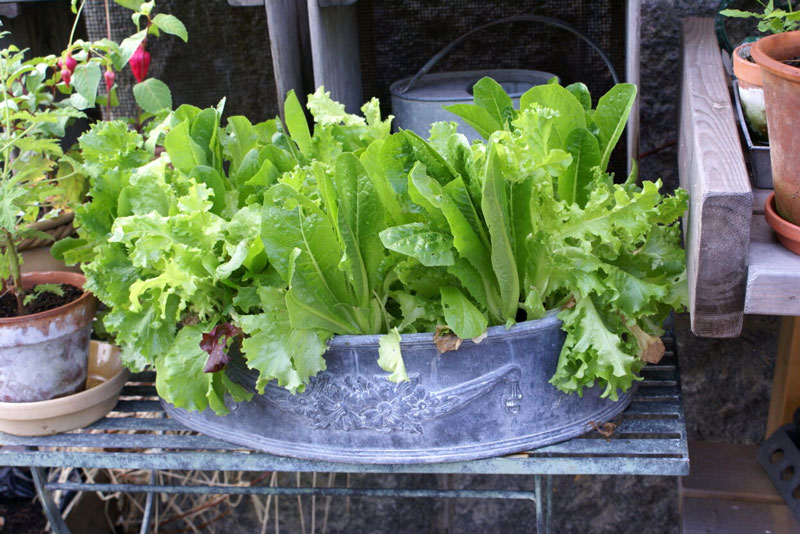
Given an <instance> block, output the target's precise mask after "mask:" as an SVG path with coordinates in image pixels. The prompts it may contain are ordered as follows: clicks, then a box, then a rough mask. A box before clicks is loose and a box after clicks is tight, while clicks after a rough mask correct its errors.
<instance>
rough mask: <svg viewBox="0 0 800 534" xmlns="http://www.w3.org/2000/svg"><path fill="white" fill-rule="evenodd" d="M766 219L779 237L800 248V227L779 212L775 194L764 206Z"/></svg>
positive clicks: (769, 197) (770, 196) (771, 194)
mask: <svg viewBox="0 0 800 534" xmlns="http://www.w3.org/2000/svg"><path fill="white" fill-rule="evenodd" d="M764 218H765V219H766V220H767V224H769V226H770V227H771V228H772V229H773V230H775V232H776V233H777V234H778V237H781V238H783V239H789V240H791V241H793V242H796V243H797V244H798V247H800V226H798V225H796V224H794V223H792V222H790V221H787V220H786V219H784V218H783V217H781V215H780V214H779V213H778V210H777V205H776V202H775V193H774V192H773V193H770V195H769V196H768V197H767V201H766V203H765V204H764Z"/></svg>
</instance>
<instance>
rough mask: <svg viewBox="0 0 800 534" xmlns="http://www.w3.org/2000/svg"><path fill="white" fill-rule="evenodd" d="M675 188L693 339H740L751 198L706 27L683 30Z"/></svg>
mask: <svg viewBox="0 0 800 534" xmlns="http://www.w3.org/2000/svg"><path fill="white" fill-rule="evenodd" d="M682 37H683V58H682V79H681V110H680V139H679V154H678V164H679V172H680V179H681V186H682V187H684V188H685V189H686V190H687V191H689V195H690V206H689V210H688V213H687V214H686V216H685V217H684V233H685V245H686V255H687V269H688V279H689V306H690V312H691V326H692V331H693V332H694V333H695V334H697V335H699V336H706V337H735V336H737V335H739V334H740V333H741V329H742V319H743V314H744V299H745V290H746V286H747V262H748V248H749V243H750V220H751V217H752V209H753V193H752V191H751V187H750V180H749V176H748V174H747V169H746V167H745V163H744V156H743V154H742V148H741V144H740V141H739V136H738V132H737V130H736V123H735V121H734V116H733V109H732V105H731V99H730V96H729V93H728V80H727V78H726V75H725V72H724V70H723V67H722V61H721V59H720V55H719V47H718V46H717V44H716V36H715V34H714V24H713V20H712V19H710V18H689V19H685V20H684V22H683V34H682Z"/></svg>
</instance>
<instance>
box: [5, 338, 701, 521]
mask: <svg viewBox="0 0 800 534" xmlns="http://www.w3.org/2000/svg"><path fill="white" fill-rule="evenodd" d="M664 341H665V344H666V346H667V353H666V355H665V356H664V359H663V360H662V361H661V363H659V364H658V365H648V366H647V367H646V368H645V369H644V371H643V372H642V375H643V378H644V379H643V380H642V381H641V382H639V387H638V391H637V393H636V395H635V396H634V399H633V402H632V403H631V406H630V407H629V408H628V409H627V410H625V411H624V412H623V413H622V414H621V415H620V416H619V417H617V419H615V424H617V427H616V429H615V430H614V432H613V434H612V435H610V436H606V435H604V434H605V433H603V434H601V433H600V432H598V431H597V430H596V429H592V428H587V430H588V432H587V434H585V435H583V436H581V437H579V438H576V439H572V440H569V441H565V442H562V443H558V444H555V445H550V446H547V447H542V448H540V449H536V450H532V451H527V452H524V453H520V454H514V455H511V456H505V457H499V458H489V459H485V460H475V461H470V462H457V463H440V464H416V465H359V464H343V463H331V462H313V461H306V460H297V459H294V458H288V457H280V456H274V455H270V454H266V453H263V452H258V451H254V450H247V449H243V448H241V447H239V446H237V445H232V444H230V443H227V442H225V441H221V440H218V439H214V438H210V437H206V436H203V435H200V434H197V433H194V432H187V429H186V428H184V427H183V426H181V425H180V424H179V423H177V422H176V421H174V420H172V419H170V418H168V417H167V416H166V414H164V412H163V410H162V408H161V405H160V403H159V402H158V400H157V396H156V392H155V388H154V387H153V385H152V382H153V379H154V375H153V374H152V373H140V374H138V375H135V376H133V377H132V378H131V380H130V381H129V383H128V384H127V385H126V386H125V388H124V389H123V390H122V395H121V397H120V401H119V403H118V404H117V406H116V408H115V409H114V411H112V412H111V413H109V414H108V415H107V416H106V417H105V418H104V419H102V420H100V421H98V422H96V423H95V424H93V425H91V426H89V427H87V428H85V429H81V430H77V431H74V432H70V433H65V434H57V435H54V436H47V437H18V436H11V435H8V434H2V433H0V446H14V447H13V448H11V449H8V448H6V449H3V448H0V465H7V466H29V467H30V468H31V470H32V472H33V478H34V482H35V484H36V489H37V491H38V494H39V497H40V499H41V501H42V505H43V507H44V512H45V515H46V516H47V518H48V520H49V521H50V524H51V525H52V527H53V530H54V532H56V533H57V534H66V533H68V532H69V529H68V528H67V526H66V524H65V523H64V521H63V519H62V518H61V514H60V512H59V510H58V507H57V506H56V504H55V502H54V500H53V498H52V495H51V493H50V492H51V491H53V490H72V491H112V492H115V491H122V492H144V493H147V500H146V504H145V511H144V517H143V519H142V529H141V532H142V533H146V532H148V531H149V526H150V519H151V516H152V513H153V507H154V506H155V505H156V500H155V496H156V495H157V494H159V493H208V494H261V495H292V496H306V495H319V496H344V497H347V496H349V497H354V496H368V497H412V498H413V497H427V498H431V497H433V498H448V499H452V498H466V499H523V500H528V501H531V503H532V506H533V507H534V509H535V512H536V527H537V532H539V533H544V532H549V531H550V516H551V511H552V499H551V494H552V483H551V482H552V475H576V474H584V475H589V474H627V475H687V474H688V473H689V452H688V446H687V441H686V425H685V421H684V416H683V408H682V406H681V392H680V383H679V377H678V368H677V358H676V356H675V353H674V348H673V347H674V342H673V340H672V338H669V337H666V338H665V339H664ZM119 431H137V432H136V433H120V432H119ZM20 447H23V449H20ZM47 467H85V468H107V469H140V470H142V469H143V470H151V473H152V475H151V483H150V484H144V485H142V484H98V483H86V482H63V483H57V482H53V483H50V482H47V477H46V472H45V468H47ZM169 469H175V470H201V471H216V470H219V471H274V472H338V473H435V474H490V475H533V479H534V480H533V481H534V490H533V491H518V490H513V491H512V490H508V491H504V490H467V489H383V488H377V489H375V488H372V489H367V488H342V487H330V488H329V487H299V488H298V487H271V486H258V485H256V486H247V487H245V486H241V487H230V486H219V485H196V486H173V485H165V484H155V483H154V482H155V472H156V471H157V470H169Z"/></svg>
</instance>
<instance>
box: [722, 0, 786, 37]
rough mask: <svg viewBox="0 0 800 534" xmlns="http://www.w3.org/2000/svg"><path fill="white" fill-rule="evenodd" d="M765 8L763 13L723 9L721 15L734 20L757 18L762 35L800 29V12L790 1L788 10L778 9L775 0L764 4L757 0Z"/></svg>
mask: <svg viewBox="0 0 800 534" xmlns="http://www.w3.org/2000/svg"><path fill="white" fill-rule="evenodd" d="M756 2H758V4H759V5H760V6H761V7H763V8H764V11H763V12H752V11H742V10H740V9H723V10H722V11H720V15H723V16H725V17H732V18H756V19H759V22H758V31H760V32H762V33H783V32H790V31H794V30H796V29H798V28H800V11H798V10H795V9H794V8H793V7H792V1H791V0H788V1H787V5H786V9H782V8H776V7H775V2H774V0H769V2H768V3H764V2H762V1H761V0H756Z"/></svg>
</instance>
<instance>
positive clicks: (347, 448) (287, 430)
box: [162, 313, 632, 464]
mask: <svg viewBox="0 0 800 534" xmlns="http://www.w3.org/2000/svg"><path fill="white" fill-rule="evenodd" d="M560 327H561V322H560V321H559V320H558V318H557V317H556V316H555V314H554V313H553V314H550V315H548V316H547V317H545V318H544V319H540V320H537V321H527V322H524V323H520V324H517V325H515V326H514V327H512V328H511V329H509V330H506V328H505V327H502V326H497V327H492V328H490V329H489V332H488V336H487V337H486V339H484V340H483V341H482V342H481V343H480V344H475V343H473V342H472V341H465V342H464V343H463V344H462V346H461V348H460V349H459V350H457V351H455V352H447V353H445V354H439V353H438V351H437V350H436V347H435V346H434V344H433V342H432V336H431V334H407V335H404V336H402V343H401V347H402V351H403V359H404V360H405V363H406V368H407V370H408V374H409V377H410V378H411V381H410V382H403V383H400V384H394V383H392V382H389V381H388V380H386V373H385V372H384V371H382V370H381V369H380V368H379V367H378V365H377V363H376V360H377V353H378V337H379V336H337V337H335V338H334V339H333V340H332V342H331V345H330V348H329V350H328V352H327V354H326V361H327V365H328V369H327V370H326V371H325V372H323V373H320V374H319V375H318V376H317V377H315V378H314V379H312V382H311V384H310V386H309V387H308V388H307V390H306V391H305V392H304V393H301V394H298V395H291V394H290V393H289V392H288V391H286V390H285V389H283V388H279V387H277V386H272V385H271V386H268V387H267V389H266V391H265V392H264V394H263V395H255V396H254V397H253V399H252V401H250V402H244V403H236V402H233V401H232V400H231V399H227V405H228V407H229V409H230V411H231V413H230V414H229V415H227V416H217V415H215V414H214V413H213V412H212V411H211V410H206V411H204V412H201V413H197V412H187V411H185V410H183V409H179V408H176V407H174V406H171V405H170V404H169V403H167V402H165V401H163V400H162V404H163V405H164V407H165V409H166V411H167V413H169V415H170V416H171V417H173V418H175V419H177V420H178V421H180V422H181V423H183V424H184V425H186V426H187V427H189V428H191V429H194V430H197V431H199V432H202V433H203V434H207V435H209V436H212V437H216V438H219V439H223V440H227V441H230V442H232V443H236V444H240V445H244V446H247V447H252V448H255V449H260V450H263V451H266V452H269V453H273V454H279V455H284V456H293V457H296V458H302V459H309V460H326V461H338V462H351V463H379V464H380V463H401V464H405V463H427V462H449V461H456V460H472V459H478V458H487V457H491V456H497V455H500V454H509V453H513V452H519V451H522V450H527V449H532V448H536V447H540V446H543V445H547V444H550V443H555V442H558V441H563V440H566V439H569V438H573V437H575V436H578V435H580V434H583V433H584V432H586V431H587V430H589V429H590V428H591V425H592V424H597V423H600V422H604V421H607V420H609V419H611V418H613V417H614V416H616V415H617V414H619V413H620V412H621V411H622V410H624V409H625V408H626V407H627V406H628V404H629V403H630V398H631V395H632V391H629V392H628V393H626V394H624V395H622V396H621V398H620V400H619V401H617V402H614V401H611V400H608V399H601V398H600V393H601V392H602V391H601V390H599V389H598V388H593V389H591V390H585V391H584V394H583V397H582V398H581V397H578V396H576V395H566V394H564V393H562V392H560V391H558V390H557V389H556V388H555V387H553V386H551V385H550V384H549V383H548V380H549V379H550V377H551V376H552V374H553V372H554V370H555V368H556V364H557V362H558V356H559V353H560V351H561V346H562V344H563V342H564V336H565V335H564V333H563V331H562V330H561V328H560ZM228 373H229V376H230V377H231V378H232V379H233V380H235V381H237V382H239V383H241V384H242V385H245V386H247V387H248V388H250V389H253V386H254V384H255V376H254V374H253V373H251V372H249V371H248V370H247V368H246V367H245V366H244V362H243V361H241V360H238V361H236V360H235V361H234V362H233V363H232V364H231V365H229V366H228Z"/></svg>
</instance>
